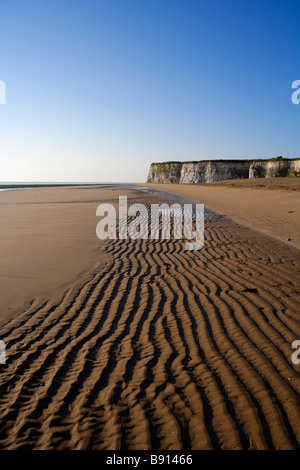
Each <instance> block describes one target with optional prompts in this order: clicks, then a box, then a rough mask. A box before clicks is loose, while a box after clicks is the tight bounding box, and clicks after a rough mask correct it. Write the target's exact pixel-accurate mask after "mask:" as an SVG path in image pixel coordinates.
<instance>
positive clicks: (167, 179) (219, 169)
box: [147, 157, 300, 183]
mask: <svg viewBox="0 0 300 470" xmlns="http://www.w3.org/2000/svg"><path fill="white" fill-rule="evenodd" d="M277 176H298V177H299V176H300V159H298V160H288V159H282V158H281V157H278V158H274V159H270V160H222V161H219V160H212V161H200V162H166V163H152V165H151V166H150V170H149V174H148V178H147V182H148V183H213V182H215V181H222V180H229V179H241V178H270V177H277Z"/></svg>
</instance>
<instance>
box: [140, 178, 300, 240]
mask: <svg viewBox="0 0 300 470" xmlns="http://www.w3.org/2000/svg"><path fill="white" fill-rule="evenodd" d="M141 186H148V187H152V188H154V189H157V190H161V191H169V192H171V193H173V194H177V195H181V196H185V197H187V198H189V199H191V200H193V201H196V202H199V203H202V204H205V205H206V207H208V208H211V209H212V210H214V211H215V212H217V213H220V214H223V215H227V216H229V217H230V218H231V219H233V220H235V221H237V222H238V223H242V224H243V225H245V226H246V227H250V228H253V229H255V230H260V231H262V232H264V233H266V234H268V235H269V236H271V237H276V238H279V239H280V240H282V241H283V242H288V243H289V244H290V245H294V246H296V247H298V248H300V181H299V178H255V179H242V180H227V181H219V182H218V183H209V184H207V183H205V184H155V183H150V184H149V183H147V184H145V185H144V184H143V185H141Z"/></svg>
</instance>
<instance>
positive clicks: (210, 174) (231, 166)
mask: <svg viewBox="0 0 300 470" xmlns="http://www.w3.org/2000/svg"><path fill="white" fill-rule="evenodd" d="M249 167H250V162H249V163H248V162H246V163H245V162H236V163H233V162H228V163H225V162H199V163H183V164H182V168H181V175H180V180H179V183H213V182H214V181H222V180H229V179H240V178H248V173H249Z"/></svg>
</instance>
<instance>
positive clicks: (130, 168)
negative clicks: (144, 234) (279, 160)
mask: <svg viewBox="0 0 300 470" xmlns="http://www.w3.org/2000/svg"><path fill="white" fill-rule="evenodd" d="M299 65H300V1H299V0H284V1H281V0H242V1H241V0H226V1H225V0H94V1H93V0H68V1H66V0H51V1H46V0H27V1H24V0H0V80H3V81H5V83H6V93H7V98H6V104H5V105H0V181H90V182H92V181H127V182H132V181H145V179H146V176H147V172H148V168H149V165H150V163H151V162H153V161H167V160H200V159H218V158H224V159H226V158H233V159H238V158H255V157H257V158H258V157H259V158H269V157H274V156H278V155H282V156H285V157H300V145H299V144H300V131H299V124H300V105H298V106H297V105H294V104H292V102H291V94H292V89H291V84H292V82H293V81H294V80H299V79H300V67H299Z"/></svg>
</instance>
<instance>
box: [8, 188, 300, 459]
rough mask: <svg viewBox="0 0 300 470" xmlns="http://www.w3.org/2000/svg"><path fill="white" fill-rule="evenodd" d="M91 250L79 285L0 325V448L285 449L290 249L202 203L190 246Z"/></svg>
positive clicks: (293, 430) (295, 399)
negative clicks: (201, 223)
mask: <svg viewBox="0 0 300 470" xmlns="http://www.w3.org/2000/svg"><path fill="white" fill-rule="evenodd" d="M158 200H159V199H158V196H154V195H153V194H144V193H140V192H136V196H131V200H130V203H133V202H143V203H144V204H147V206H148V207H149V206H150V203H151V202H158ZM161 202H162V201H161ZM104 250H105V253H106V256H107V263H106V264H105V266H103V267H100V268H99V270H98V271H96V272H94V273H93V275H91V276H90V278H89V279H86V280H85V282H84V283H82V285H80V286H78V287H77V288H76V289H74V288H72V286H70V288H69V289H67V290H66V291H65V294H64V296H63V297H62V298H61V299H57V300H56V302H54V299H53V298H52V297H51V296H49V297H48V298H46V299H45V301H44V303H42V304H41V303H40V302H37V301H35V300H34V299H33V302H32V304H31V305H30V306H29V307H28V309H27V310H25V311H24V312H23V313H21V314H20V315H18V316H16V317H14V318H12V319H11V320H10V321H9V322H8V323H6V324H5V325H4V326H3V327H2V328H1V332H0V339H1V340H4V341H5V342H6V345H7V358H8V360H7V364H6V365H5V366H3V365H2V366H0V447H1V448H2V449H17V448H18V449H20V448H30V449H113V450H117V449H131V450H133V449H152V450H156V449H176V450H179V449H185V450H188V449H295V448H297V447H299V442H300V419H299V418H300V409H299V391H300V380H299V367H300V366H297V365H294V364H293V363H292V361H291V355H292V352H293V350H292V349H291V343H292V342H293V341H294V340H295V339H299V338H300V324H299V306H300V305H299V293H300V278H299V251H298V250H297V249H296V248H293V247H290V246H286V245H284V244H282V243H281V242H280V241H277V240H274V239H271V238H269V237H267V236H265V235H262V234H259V233H258V232H254V231H252V230H251V229H248V228H246V227H243V226H241V225H239V224H237V223H234V222H233V221H231V220H230V219H228V218H226V217H224V216H217V215H215V214H212V213H210V217H207V218H206V220H205V245H204V247H203V249H202V250H200V251H186V250H185V242H184V240H175V239H173V238H171V239H170V240H151V239H150V240H131V239H127V240H112V241H109V242H107V243H105V247H104Z"/></svg>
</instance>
